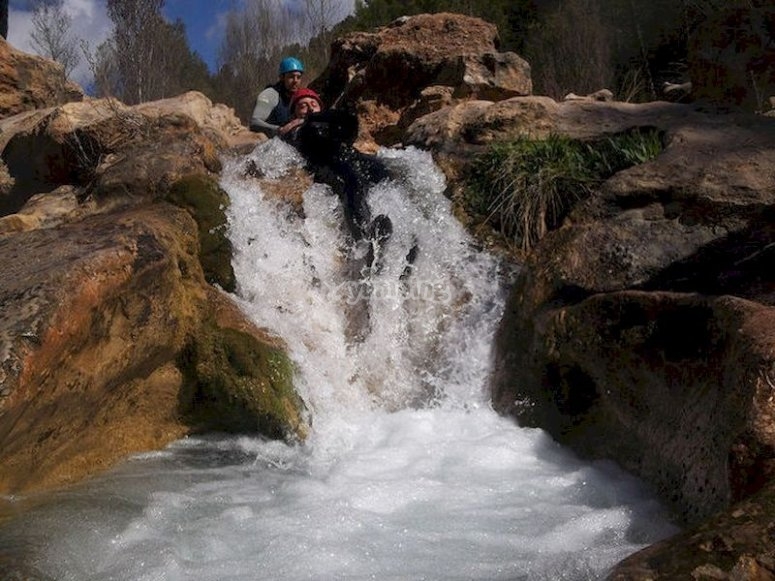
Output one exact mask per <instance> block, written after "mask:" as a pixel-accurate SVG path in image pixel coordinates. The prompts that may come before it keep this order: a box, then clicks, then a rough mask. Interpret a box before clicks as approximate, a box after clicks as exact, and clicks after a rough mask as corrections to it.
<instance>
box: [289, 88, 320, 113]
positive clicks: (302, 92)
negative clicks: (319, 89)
mask: <svg viewBox="0 0 775 581" xmlns="http://www.w3.org/2000/svg"><path fill="white" fill-rule="evenodd" d="M305 97H309V98H312V99H315V101H317V102H318V105H320V107H321V108H322V107H323V101H322V100H321V99H320V95H318V94H317V93H316V92H315V91H313V90H312V89H297V90H296V92H295V93H293V96H292V97H291V111H293V110H294V109H296V103H298V102H299V101H300V100H301V99H304V98H305Z"/></svg>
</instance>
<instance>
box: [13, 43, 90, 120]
mask: <svg viewBox="0 0 775 581" xmlns="http://www.w3.org/2000/svg"><path fill="white" fill-rule="evenodd" d="M83 98H84V95H83V90H81V88H80V87H79V86H78V85H76V84H75V83H72V82H70V81H68V80H67V79H66V78H65V72H64V69H63V68H62V66H61V65H59V64H57V63H55V62H53V61H49V60H46V59H44V58H41V57H38V56H33V55H29V54H26V53H23V52H21V51H18V50H16V49H14V48H13V47H12V46H11V45H9V44H8V43H7V42H6V41H5V39H3V38H0V118H3V117H9V116H11V115H16V114H17V113H21V112H23V111H30V110H32V109H42V108H45V107H53V106H56V105H62V104H64V103H69V102H71V101H81V100H83Z"/></svg>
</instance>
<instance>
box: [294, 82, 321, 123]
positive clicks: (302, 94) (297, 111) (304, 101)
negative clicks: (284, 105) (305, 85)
mask: <svg viewBox="0 0 775 581" xmlns="http://www.w3.org/2000/svg"><path fill="white" fill-rule="evenodd" d="M322 108H323V103H322V101H321V100H320V95H318V94H317V93H316V92H315V91H313V90H312V89H298V90H297V91H296V92H295V93H294V94H293V97H291V113H292V114H293V116H294V117H296V118H298V119H303V118H304V117H306V116H307V115H309V114H310V113H317V112H318V111H320V110H321V109H322Z"/></svg>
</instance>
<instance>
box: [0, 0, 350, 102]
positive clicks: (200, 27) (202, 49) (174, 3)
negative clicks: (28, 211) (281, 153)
mask: <svg viewBox="0 0 775 581" xmlns="http://www.w3.org/2000/svg"><path fill="white" fill-rule="evenodd" d="M243 1H244V0H166V1H165V3H164V8H163V10H162V12H163V14H164V16H165V18H167V19H168V20H169V21H170V22H172V21H175V20H177V19H181V20H182V21H183V23H184V24H185V25H186V33H187V35H188V43H189V46H190V47H191V49H192V50H194V51H196V52H197V53H198V54H199V56H200V57H202V59H203V60H204V61H205V62H206V63H207V65H208V67H209V68H210V71H212V72H214V71H215V70H216V67H217V59H218V47H219V46H220V44H221V39H222V38H223V33H224V29H225V21H226V13H227V12H228V10H229V9H231V8H235V7H238V6H239V4H240V3H241V2H243ZM286 1H288V2H291V3H293V2H298V1H299V0H286ZM335 1H336V2H338V3H340V4H341V9H342V11H343V13H344V14H346V13H347V12H348V11H349V10H352V5H353V0H335ZM105 3H106V2H105V0H64V5H63V8H64V10H65V11H66V12H67V14H69V15H70V17H71V18H72V30H73V34H74V35H75V36H76V37H77V38H80V39H84V40H86V41H87V42H88V43H89V46H90V48H91V49H92V50H94V49H95V48H96V47H97V46H98V45H99V44H100V43H101V42H102V41H104V40H105V39H106V38H107V37H108V35H109V34H110V31H111V28H112V23H111V21H110V19H109V18H108V15H107V11H106V9H105ZM30 4H31V3H30V2H29V0H10V2H9V12H8V42H9V43H10V44H11V45H13V46H14V47H16V48H18V49H20V50H23V51H25V52H29V53H33V54H34V53H35V50H34V49H33V48H32V42H31V39H30V32H31V31H32V21H31V15H32V12H31V6H30ZM71 78H72V80H74V81H75V82H77V83H78V84H80V85H81V86H84V87H85V86H88V85H89V84H90V82H91V72H90V70H89V66H88V63H86V62H85V61H84V62H81V64H80V65H79V66H78V68H76V70H75V71H74V72H73V74H72V75H71Z"/></svg>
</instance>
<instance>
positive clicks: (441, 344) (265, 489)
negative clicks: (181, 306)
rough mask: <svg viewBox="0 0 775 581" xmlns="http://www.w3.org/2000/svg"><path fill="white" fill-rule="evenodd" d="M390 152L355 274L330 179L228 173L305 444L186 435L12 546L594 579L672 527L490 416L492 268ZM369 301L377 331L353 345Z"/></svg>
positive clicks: (277, 571)
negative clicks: (353, 325)
mask: <svg viewBox="0 0 775 581" xmlns="http://www.w3.org/2000/svg"><path fill="white" fill-rule="evenodd" d="M381 156H382V157H383V159H385V161H386V163H388V164H389V165H390V166H391V167H392V168H393V170H394V172H395V173H396V174H397V175H400V178H398V179H397V180H396V181H395V182H391V183H387V184H381V185H380V186H378V187H377V188H375V189H374V190H373V191H372V192H371V201H370V203H371V205H372V209H373V210H374V212H373V213H374V214H375V215H376V214H378V213H386V214H389V216H390V217H391V219H392V222H393V226H394V233H393V236H392V237H391V239H390V240H389V241H388V243H387V244H386V246H385V248H384V249H383V250H384V266H383V268H382V270H381V271H380V272H379V273H375V272H372V273H367V280H366V281H365V282H363V281H362V282H361V284H354V282H353V281H352V279H351V278H350V277H351V275H348V274H346V266H347V264H348V261H350V260H351V259H352V256H351V255H349V254H348V250H347V248H346V245H345V244H344V241H343V238H342V236H341V233H340V232H341V230H340V215H341V209H340V208H339V207H338V201H337V198H336V197H335V196H333V195H331V193H330V191H329V190H328V188H327V187H325V186H322V185H315V186H313V187H312V188H311V189H310V190H309V191H307V192H306V193H305V197H304V216H305V217H301V216H300V215H298V214H297V213H296V212H294V211H293V210H292V208H291V207H290V206H288V205H286V204H284V203H283V202H279V201H277V200H275V199H272V198H271V197H269V196H264V194H263V193H262V192H261V191H260V189H259V185H258V182H257V181H256V180H254V179H243V178H242V177H241V173H242V168H243V167H244V163H245V160H244V159H242V160H234V161H233V162H231V164H230V166H229V167H227V169H226V171H225V172H224V179H223V186H224V187H225V189H226V190H227V191H228V192H229V194H230V196H231V199H232V206H231V208H230V221H231V226H230V228H231V237H232V240H233V242H234V245H235V249H236V255H235V270H236V273H237V276H238V280H239V289H238V293H237V295H238V300H239V302H240V304H241V306H242V307H243V308H244V310H245V311H246V312H247V313H248V314H249V315H250V316H251V317H253V318H254V319H255V320H256V321H257V322H259V324H261V325H262V326H265V327H268V328H270V329H272V330H273V331H274V332H275V333H277V334H278V335H280V336H281V337H283V339H284V340H286V342H287V343H288V347H289V353H290V354H291V356H292V358H293V360H294V362H295V363H296V365H297V378H296V383H297V385H298V388H299V390H300V392H301V394H302V395H303V397H304V399H305V401H306V403H307V406H308V408H309V412H310V419H311V421H312V431H311V435H310V437H309V439H308V441H307V442H306V443H305V444H304V445H295V446H289V445H286V444H283V443H280V442H267V441H264V440H262V439H259V438H248V437H216V436H213V437H203V438H188V439H186V440H183V441H180V442H178V443H176V444H174V445H172V446H170V447H169V448H168V449H167V450H164V451H162V452H158V453H153V454H146V455H143V456H139V457H137V458H134V459H132V460H130V461H129V462H127V463H125V464H124V465H123V466H121V467H120V468H119V469H117V470H115V471H113V472H111V473H110V474H108V475H107V476H105V477H102V478H100V479H97V480H95V481H93V482H91V483H89V484H87V485H85V486H82V487H79V488H77V489H75V490H71V491H66V492H62V493H60V494H58V495H57V496H56V497H55V498H54V499H53V502H52V503H49V504H47V505H45V506H43V507H42V508H39V509H36V510H32V511H30V512H28V513H27V514H26V515H25V516H24V518H23V519H19V520H17V521H15V522H13V523H12V525H11V526H5V527H4V528H3V529H0V547H2V546H3V545H5V546H12V547H17V548H18V551H20V552H22V553H24V555H26V558H27V560H28V562H29V563H31V564H33V565H34V566H35V567H36V568H37V569H38V570H40V571H41V572H42V573H44V574H46V575H48V576H50V577H51V578H53V579H57V580H60V579H61V580H68V581H69V580H72V581H89V580H95V581H96V580H101V581H106V580H142V581H162V580H163V581H173V580H180V581H183V580H213V581H216V580H218V581H220V580H257V579H271V580H286V579H287V580H296V579H316V580H317V579H320V580H329V579H330V580H338V579H353V580H361V579H378V580H387V579H395V580H399V579H400V580H405V579H429V580H431V579H433V580H436V579H438V580H447V579H449V580H452V579H460V580H463V579H481V580H496V579H504V580H506V579H508V580H513V579H530V580H532V579H547V580H548V579H598V578H602V577H604V576H605V573H606V572H607V570H608V569H609V568H610V567H611V566H612V565H614V564H615V563H616V562H617V561H619V560H621V559H622V558H624V557H625V556H627V555H628V554H630V553H632V552H633V551H635V550H637V549H639V548H640V547H642V546H643V545H645V544H648V543H650V542H654V541H655V540H657V539H659V538H661V537H663V536H665V535H667V534H669V533H672V532H675V529H674V528H673V527H672V526H671V525H669V524H668V523H667V521H666V520H665V517H664V514H663V512H662V510H661V508H660V506H659V504H658V503H657V502H656V501H655V500H654V499H653V497H652V496H650V494H649V493H648V492H647V491H646V490H645V488H644V487H643V486H642V485H641V484H640V483H639V482H638V481H636V480H635V479H633V478H631V477H629V476H627V475H625V474H623V473H622V472H621V471H619V470H618V469H617V468H615V467H614V466H613V465H611V464H608V463H598V464H590V463H587V462H581V461H579V460H578V459H576V458H575V457H574V456H573V455H572V454H570V453H569V452H567V451H565V450H563V449H561V448H559V447H558V446H557V445H556V444H555V443H553V442H552V441H551V439H549V438H548V437H547V436H546V435H545V434H544V433H543V432H542V431H540V430H534V429H524V428H519V427H517V426H516V425H515V424H514V423H513V422H512V421H511V420H509V419H506V418H502V417H499V416H498V415H496V414H495V413H494V412H493V411H492V410H491V409H490V406H489V402H488V398H487V391H486V385H485V382H486V377H487V373H488V370H489V362H490V348H491V343H492V337H493V333H494V330H495V327H496V325H497V322H498V320H499V317H500V315H501V312H502V309H503V295H504V292H503V290H504V289H503V286H504V281H503V277H502V274H501V272H500V268H499V265H498V262H497V261H496V260H495V259H494V258H492V257H488V256H487V255H485V254H483V253H481V252H478V251H475V250H474V249H473V248H472V245H471V241H470V240H469V239H468V237H467V235H466V234H465V232H464V231H463V229H462V228H461V227H460V226H459V225H458V224H457V222H456V221H455V220H454V218H453V217H452V216H451V214H450V209H449V203H448V201H447V200H446V198H445V197H444V196H443V193H442V192H443V188H444V181H443V177H442V175H441V174H440V172H439V171H438V169H437V168H435V166H434V165H433V163H432V161H431V158H430V156H428V155H427V154H425V153H422V152H419V151H415V150H409V151H404V152H399V151H384V152H382V153H381ZM252 157H253V159H254V161H255V163H256V164H257V165H258V166H259V167H260V168H262V169H263V170H264V171H265V172H266V173H267V174H269V175H270V176H274V177H277V178H278V179H282V176H283V175H284V173H285V172H286V171H288V170H289V169H290V168H291V167H292V166H294V165H297V164H298V163H300V160H298V158H296V157H295V156H294V152H293V150H290V149H288V147H287V146H285V145H284V144H282V143H278V142H277V141H274V140H273V141H270V142H268V143H266V144H262V145H261V146H259V148H258V149H257V150H256V151H255V152H254V153H253V154H252ZM415 243H416V244H417V246H418V248H419V252H418V254H417V260H416V262H415V265H414V270H413V272H412V273H411V275H410V276H409V277H408V279H407V280H406V283H405V284H404V283H401V282H400V281H399V276H400V274H401V273H402V272H403V270H404V267H405V266H406V264H405V257H406V255H407V253H408V251H409V249H410V248H411V247H412V246H413V245H414V244H415ZM356 253H357V252H356ZM366 290H368V293H365V291H366ZM364 293H365V294H364ZM364 300H368V304H369V307H370V308H369V319H370V329H371V331H370V333H368V334H367V335H366V338H365V339H364V340H363V341H352V340H349V341H348V339H347V338H346V332H345V329H346V327H347V316H346V313H347V312H348V310H349V309H352V308H357V307H359V306H363V305H364V304H365V303H364V302H363V301H364Z"/></svg>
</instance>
